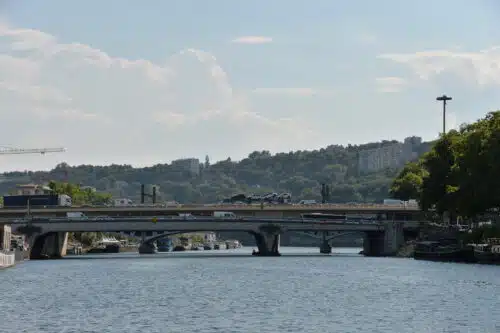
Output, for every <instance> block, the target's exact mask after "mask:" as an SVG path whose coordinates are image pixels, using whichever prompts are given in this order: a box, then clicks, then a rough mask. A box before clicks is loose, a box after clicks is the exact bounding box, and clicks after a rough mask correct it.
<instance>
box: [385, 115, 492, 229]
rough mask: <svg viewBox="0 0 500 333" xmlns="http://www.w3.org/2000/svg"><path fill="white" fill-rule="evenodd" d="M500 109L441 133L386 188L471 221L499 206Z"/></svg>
mask: <svg viewBox="0 0 500 333" xmlns="http://www.w3.org/2000/svg"><path fill="white" fill-rule="evenodd" d="M499 170H500V111H495V112H490V113H488V114H487V115H486V116H485V117H484V118H482V119H480V120H478V121H476V122H474V123H472V124H464V125H462V126H461V127H460V129H459V130H452V131H450V132H448V133H446V134H445V135H442V136H441V137H440V139H439V140H437V142H435V144H434V146H433V147H432V148H431V150H430V151H429V152H428V153H426V154H424V155H423V156H422V157H421V158H420V159H419V160H418V161H417V162H414V163H409V164H407V165H406V166H405V167H404V168H403V170H401V172H400V173H399V174H398V176H397V177H396V178H395V180H394V181H393V183H392V186H391V189H390V192H391V195H392V196H393V197H394V198H398V199H401V200H408V199H417V200H418V202H419V204H420V206H421V208H422V209H423V210H424V211H430V210H434V211H435V212H436V213H437V214H438V215H441V216H442V214H444V213H448V214H449V217H450V222H451V220H452V219H454V218H455V217H457V216H461V217H463V218H464V219H468V220H469V221H473V222H474V221H476V220H477V218H478V217H480V216H481V215H482V214H485V213H487V212H491V211H492V210H498V208H499V207H500V177H498V175H499Z"/></svg>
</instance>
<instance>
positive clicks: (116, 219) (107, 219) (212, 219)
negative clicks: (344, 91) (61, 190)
mask: <svg viewBox="0 0 500 333" xmlns="http://www.w3.org/2000/svg"><path fill="white" fill-rule="evenodd" d="M29 222H31V223H35V224H36V223H49V224H50V223H73V222H80V223H82V222H84V223H109V222H119V223H122V222H125V223H126V222H143V223H158V222H185V223H196V222H198V223H199V222H201V223H205V222H206V223H210V222H227V223H245V222H247V223H276V224H279V223H286V224H289V223H292V224H295V223H297V224H304V223H307V224H335V225H344V224H346V225H382V224H383V222H382V221H378V220H371V219H366V220H364V219H354V220H349V219H347V220H344V219H341V220H330V219H328V220H322V219H308V218H305V219H302V218H272V217H269V218H257V217H236V218H230V217H199V218H183V217H176V216H165V217H103V218H98V217H97V218H92V217H90V218H68V217H59V218H20V219H15V220H14V221H11V223H13V224H27V223H29ZM390 222H393V223H408V222H409V221H397V220H396V221H390ZM410 222H411V223H416V222H412V221H410Z"/></svg>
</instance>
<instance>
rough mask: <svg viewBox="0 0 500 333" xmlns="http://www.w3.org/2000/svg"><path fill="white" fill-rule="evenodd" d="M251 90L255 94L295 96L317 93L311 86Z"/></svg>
mask: <svg viewBox="0 0 500 333" xmlns="http://www.w3.org/2000/svg"><path fill="white" fill-rule="evenodd" d="M252 92H253V93H255V94H266V95H295V96H312V95H316V94H317V93H318V91H317V90H315V89H313V88H256V89H254V90H252Z"/></svg>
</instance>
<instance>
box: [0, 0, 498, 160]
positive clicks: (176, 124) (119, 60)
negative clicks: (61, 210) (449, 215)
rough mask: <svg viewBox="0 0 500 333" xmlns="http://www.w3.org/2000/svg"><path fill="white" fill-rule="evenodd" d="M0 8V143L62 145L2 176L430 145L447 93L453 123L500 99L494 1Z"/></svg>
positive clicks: (37, 0) (47, 1)
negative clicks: (0, 125) (62, 166)
mask: <svg viewBox="0 0 500 333" xmlns="http://www.w3.org/2000/svg"><path fill="white" fill-rule="evenodd" d="M146 3H147V4H146ZM1 9H2V12H1V13H2V22H3V26H2V32H1V34H0V48H1V50H2V52H1V53H2V54H4V56H3V58H0V82H1V83H2V86H1V87H0V101H2V102H3V104H4V105H6V106H8V110H9V111H2V112H3V117H4V119H6V120H8V121H9V124H12V126H8V128H6V129H4V130H3V131H2V132H0V143H1V145H4V146H15V147H32V146H33V147H37V146H61V145H62V146H66V147H67V148H68V152H67V153H65V154H59V155H50V156H48V155H47V156H45V157H43V159H41V158H40V157H34V156H12V157H4V161H3V162H2V165H3V167H4V169H13V168H14V169H17V168H50V167H52V166H53V165H54V164H56V163H57V162H60V161H67V162H69V163H70V164H79V163H96V164H109V163H131V164H136V165H147V164H153V163H158V162H168V161H170V160H172V159H175V158H179V157H188V156H195V157H199V158H203V157H204V155H206V154H208V155H209V156H210V157H212V159H214V160H217V159H222V158H226V157H227V156H231V157H232V158H234V159H240V158H242V157H244V156H246V155H247V154H248V153H250V152H251V151H252V150H255V149H258V150H261V149H267V150H271V151H272V152H278V151H290V150H297V149H316V148H320V147H323V146H326V145H329V144H347V143H353V144H356V143H364V142H368V141H378V140H381V139H398V140H402V139H403V138H404V137H405V136H410V135H420V136H423V137H424V139H426V140H428V139H433V138H435V137H436V136H437V134H438V132H439V131H440V129H441V126H442V125H441V120H440V119H441V114H440V111H441V108H440V105H439V104H437V102H436V101H435V97H436V96H437V95H439V94H442V93H446V94H449V95H451V96H453V98H454V100H453V101H452V102H451V103H450V105H449V124H450V126H457V125H458V124H460V123H462V122H470V121H473V120H475V119H477V118H479V117H481V116H483V115H484V114H485V113H486V112H487V111H489V110H493V109H498V108H500V107H499V105H500V103H499V102H500V97H498V94H497V93H496V91H497V88H498V86H499V85H500V51H499V50H497V49H495V46H497V45H500V29H499V23H497V22H498V15H499V14H500V3H498V2H497V1H494V0H477V1H474V2H472V1H465V0H455V1H448V0H442V1H432V2H431V1H419V2H409V1H395V0H394V1H392V0H381V1H368V0H365V1H361V0H357V1H343V2H340V1H331V0H330V1H327V0H317V1H312V0H311V1H297V0H287V1H284V0H276V1H260V0H258V1H251V2H250V1H248V2H243V1H234V0H232V1H231V0H224V1H223V0H220V1H215V0H214V1H200V0H198V1H195V0H183V1H167V0H164V1H153V0H151V1H148V2H142V4H141V3H140V2H138V1H137V2H131V1H129V2H126V1H117V0H107V1H97V0H91V1H79V2H77V1H65V0H58V1H56V0H44V1H42V0H24V1H22V2H19V1H4V2H3V7H2V8H1ZM249 41H252V43H249ZM245 42H246V43H245ZM259 42H260V43H259ZM19 73H21V74H19ZM75 133H76V134H75Z"/></svg>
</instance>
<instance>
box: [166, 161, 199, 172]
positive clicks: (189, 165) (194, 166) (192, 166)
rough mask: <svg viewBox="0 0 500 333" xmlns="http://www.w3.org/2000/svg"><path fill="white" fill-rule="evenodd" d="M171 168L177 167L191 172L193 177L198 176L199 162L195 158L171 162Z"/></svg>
mask: <svg viewBox="0 0 500 333" xmlns="http://www.w3.org/2000/svg"><path fill="white" fill-rule="evenodd" d="M172 166H174V167H178V168H179V169H181V170H186V171H189V172H191V173H192V174H193V175H196V176H197V175H199V174H200V160H199V159H197V158H183V159H179V160H175V161H172Z"/></svg>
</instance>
